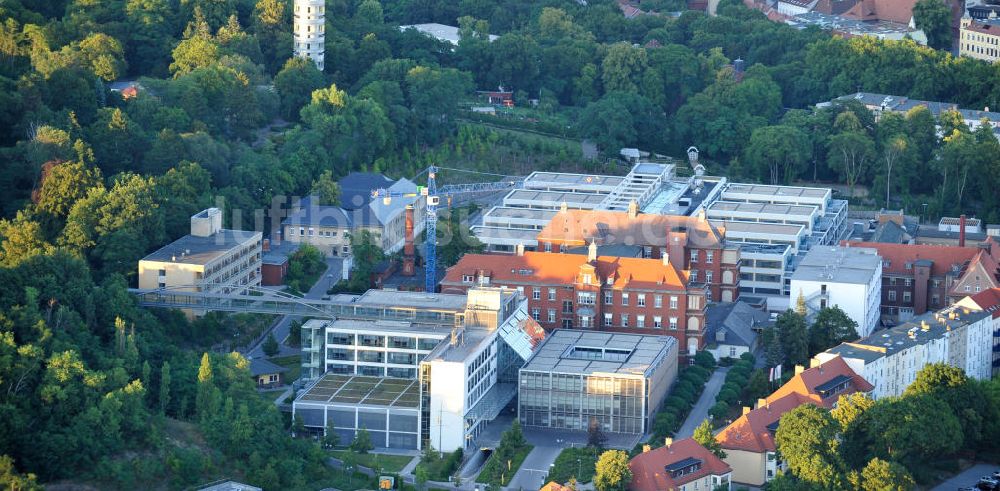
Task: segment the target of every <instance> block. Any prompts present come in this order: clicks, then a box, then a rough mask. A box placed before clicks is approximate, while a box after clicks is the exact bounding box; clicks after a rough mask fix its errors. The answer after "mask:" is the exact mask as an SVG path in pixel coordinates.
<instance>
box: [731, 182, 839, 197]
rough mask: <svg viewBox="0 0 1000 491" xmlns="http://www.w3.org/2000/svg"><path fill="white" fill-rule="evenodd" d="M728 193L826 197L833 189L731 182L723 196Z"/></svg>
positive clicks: (763, 195)
mask: <svg viewBox="0 0 1000 491" xmlns="http://www.w3.org/2000/svg"><path fill="white" fill-rule="evenodd" d="M727 193H739V194H757V195H760V196H762V197H804V198H824V197H826V196H829V195H830V194H831V191H830V189H828V188H809V187H803V186H772V185H769V184H741V183H731V184H729V187H727V188H726V189H724V190H723V191H722V196H723V198H725V196H726V194H727Z"/></svg>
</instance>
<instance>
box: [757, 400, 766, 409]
mask: <svg viewBox="0 0 1000 491" xmlns="http://www.w3.org/2000/svg"><path fill="white" fill-rule="evenodd" d="M764 406H767V399H757V407H758V408H762V407H764Z"/></svg>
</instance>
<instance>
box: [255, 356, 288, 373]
mask: <svg viewBox="0 0 1000 491" xmlns="http://www.w3.org/2000/svg"><path fill="white" fill-rule="evenodd" d="M287 371H288V369H287V368H285V367H283V366H281V365H276V364H274V363H271V362H269V361H267V360H265V359H263V358H254V359H251V360H250V375H252V376H254V377H257V376H260V375H271V374H274V373H284V372H287Z"/></svg>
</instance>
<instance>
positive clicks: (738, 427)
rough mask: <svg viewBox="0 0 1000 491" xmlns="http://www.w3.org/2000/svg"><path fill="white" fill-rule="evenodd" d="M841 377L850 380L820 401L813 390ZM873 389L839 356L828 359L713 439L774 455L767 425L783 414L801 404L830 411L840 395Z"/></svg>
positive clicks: (787, 384) (795, 379) (774, 449)
mask: <svg viewBox="0 0 1000 491" xmlns="http://www.w3.org/2000/svg"><path fill="white" fill-rule="evenodd" d="M840 376H843V377H847V378H849V379H850V384H849V387H848V388H847V389H846V390H843V391H840V392H837V393H835V394H833V395H830V396H828V397H826V398H824V397H823V396H822V395H821V394H820V393H819V392H818V391H817V390H816V389H817V387H819V386H821V385H822V384H825V383H827V382H831V381H834V380H835V379H837V378H838V377H840ZM873 388H874V387H873V386H872V385H871V384H870V383H868V381H866V380H865V379H863V378H861V376H860V375H858V374H856V373H854V370H851V368H850V367H849V366H847V362H845V361H844V360H843V358H840V357H839V356H838V357H836V358H833V359H830V360H829V361H827V362H826V363H823V364H822V365H819V366H817V367H813V368H810V369H808V370H804V371H803V372H802V373H800V374H797V375H795V376H794V377H792V378H791V380H789V381H788V382H786V383H785V384H784V385H782V386H781V387H780V388H778V390H776V391H774V392H773V393H772V394H771V395H769V396H767V397H766V398H765V399H764V401H765V403H764V405H762V406H759V407H757V408H756V409H753V410H751V411H750V412H749V413H747V414H744V415H742V416H740V417H739V418H738V419H737V420H736V421H733V422H732V424H730V425H729V426H727V427H725V428H724V429H723V430H722V431H721V432H719V434H718V435H716V437H715V438H716V440H718V441H719V442H720V443H722V448H729V449H734V450H746V451H749V452H756V453H763V452H774V451H776V449H777V446H776V445H775V443H774V433H772V432H771V430H770V429H768V426H770V425H772V424H773V423H774V422H776V421H778V420H779V419H780V418H781V416H782V415H783V414H785V413H786V412H788V411H791V410H792V409H794V408H796V407H798V406H800V405H802V404H815V405H817V406H822V407H826V408H832V407H833V403H834V402H836V401H837V399H838V398H839V397H840V396H842V395H848V394H853V393H854V392H869V391H871V390H872V389H873Z"/></svg>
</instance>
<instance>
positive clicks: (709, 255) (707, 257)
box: [705, 251, 715, 264]
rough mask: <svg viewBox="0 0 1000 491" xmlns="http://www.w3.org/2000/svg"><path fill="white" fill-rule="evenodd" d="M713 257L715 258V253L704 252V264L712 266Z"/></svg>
mask: <svg viewBox="0 0 1000 491" xmlns="http://www.w3.org/2000/svg"><path fill="white" fill-rule="evenodd" d="M713 256H715V251H705V262H706V263H708V264H712V259H713Z"/></svg>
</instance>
